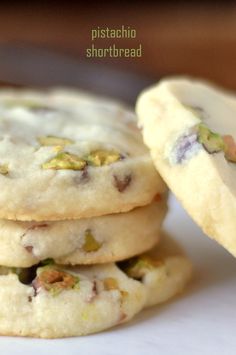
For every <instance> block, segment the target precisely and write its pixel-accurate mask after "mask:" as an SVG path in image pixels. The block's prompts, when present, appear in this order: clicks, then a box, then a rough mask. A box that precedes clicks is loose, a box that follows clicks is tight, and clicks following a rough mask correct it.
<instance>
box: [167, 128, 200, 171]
mask: <svg viewBox="0 0 236 355" xmlns="http://www.w3.org/2000/svg"><path fill="white" fill-rule="evenodd" d="M199 147H201V145H200V144H199V143H198V135H197V132H195V131H193V132H189V133H188V134H185V135H184V136H182V137H180V138H179V139H178V141H177V142H176V145H175V148H174V151H175V154H174V160H173V162H174V163H177V164H180V163H182V162H184V161H185V160H186V159H188V158H189V157H191V156H192V154H194V153H195V152H197V151H198V148H199Z"/></svg>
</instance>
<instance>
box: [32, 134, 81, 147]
mask: <svg viewBox="0 0 236 355" xmlns="http://www.w3.org/2000/svg"><path fill="white" fill-rule="evenodd" d="M37 139H38V142H39V143H40V144H41V145H42V146H59V147H60V146H62V147H64V146H65V145H67V144H73V143H74V141H72V140H71V139H68V138H61V137H56V136H42V137H38V138H37Z"/></svg>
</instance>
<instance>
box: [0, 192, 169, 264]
mask: <svg viewBox="0 0 236 355" xmlns="http://www.w3.org/2000/svg"><path fill="white" fill-rule="evenodd" d="M157 199H158V201H157ZM166 210H167V206H166V198H165V197H164V196H163V197H160V196H157V198H156V199H155V201H153V202H152V203H151V204H149V205H147V206H144V207H138V208H136V209H134V210H132V211H129V212H126V213H116V214H112V215H106V216H100V217H93V218H87V219H78V220H66V221H56V222H52V221H47V222H22V221H10V220H0V250H1V253H0V265H4V266H14V267H28V266H31V265H33V264H38V263H39V261H41V260H45V259H47V258H52V259H54V260H55V262H56V263H58V264H72V265H73V264H75V265H76V264H95V263H105V262H112V261H118V260H123V259H126V258H129V257H132V256H134V255H138V254H141V253H143V252H145V251H146V250H148V249H150V248H152V247H153V246H154V245H155V244H157V243H158V241H159V233H160V228H161V224H162V221H163V218H164V216H165V214H166Z"/></svg>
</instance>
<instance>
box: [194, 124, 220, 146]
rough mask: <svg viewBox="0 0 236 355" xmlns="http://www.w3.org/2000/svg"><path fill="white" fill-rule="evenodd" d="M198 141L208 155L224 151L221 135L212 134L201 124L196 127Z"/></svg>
mask: <svg viewBox="0 0 236 355" xmlns="http://www.w3.org/2000/svg"><path fill="white" fill-rule="evenodd" d="M198 141H199V143H201V144H202V145H203V146H204V148H205V149H206V150H207V152H208V153H217V152H220V151H224V150H225V143H224V140H223V138H222V137H221V135H220V134H218V133H214V132H212V131H211V130H210V129H209V128H208V127H207V126H205V125H204V124H202V123H200V124H199V125H198Z"/></svg>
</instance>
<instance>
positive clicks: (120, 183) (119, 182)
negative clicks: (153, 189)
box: [113, 174, 132, 192]
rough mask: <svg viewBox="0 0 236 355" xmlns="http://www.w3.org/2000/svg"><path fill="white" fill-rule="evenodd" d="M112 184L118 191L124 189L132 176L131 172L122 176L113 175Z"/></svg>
mask: <svg viewBox="0 0 236 355" xmlns="http://www.w3.org/2000/svg"><path fill="white" fill-rule="evenodd" d="M113 178H114V185H115V187H116V189H117V190H118V191H119V192H123V191H125V189H126V188H127V187H128V186H129V185H130V183H131V180H132V176H131V174H127V175H124V176H123V177H118V176H117V175H113Z"/></svg>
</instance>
